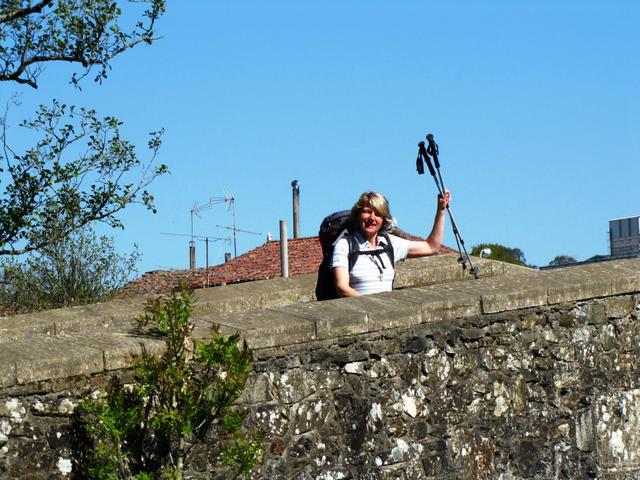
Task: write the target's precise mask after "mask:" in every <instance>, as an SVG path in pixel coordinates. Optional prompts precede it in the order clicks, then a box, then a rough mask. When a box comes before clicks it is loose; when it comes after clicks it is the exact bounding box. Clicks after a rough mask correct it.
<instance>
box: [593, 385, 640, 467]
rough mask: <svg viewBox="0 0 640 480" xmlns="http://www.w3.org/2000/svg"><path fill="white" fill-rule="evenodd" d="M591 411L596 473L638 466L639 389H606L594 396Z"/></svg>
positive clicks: (639, 437)
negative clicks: (596, 399) (609, 390)
mask: <svg viewBox="0 0 640 480" xmlns="http://www.w3.org/2000/svg"><path fill="white" fill-rule="evenodd" d="M592 414H593V416H594V417H593V418H594V421H593V427H594V431H593V433H592V434H593V436H594V437H595V444H596V455H597V457H598V459H597V460H598V464H599V465H600V466H601V469H602V470H603V471H602V472H600V473H602V474H606V473H610V472H615V471H624V470H630V469H631V468H632V467H635V468H636V469H638V468H639V467H640V390H638V389H634V390H629V391H621V392H610V393H609V394H608V395H606V396H602V397H600V398H599V399H598V401H597V402H596V403H595V405H594V409H593V410H592ZM588 424H589V422H585V425H587V426H588ZM599 476H600V475H599Z"/></svg>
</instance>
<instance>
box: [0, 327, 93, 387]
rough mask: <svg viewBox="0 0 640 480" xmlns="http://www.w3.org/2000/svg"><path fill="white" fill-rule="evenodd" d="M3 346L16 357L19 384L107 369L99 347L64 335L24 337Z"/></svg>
mask: <svg viewBox="0 0 640 480" xmlns="http://www.w3.org/2000/svg"><path fill="white" fill-rule="evenodd" d="M2 347H3V350H5V353H6V354H7V355H13V357H14V358H15V362H16V381H17V383H18V384H26V383H31V382H37V381H40V380H50V379H55V378H66V377H72V376H76V375H83V374H90V373H97V372H101V371H102V370H103V369H104V359H103V355H102V351H101V350H100V349H97V348H92V347H86V346H84V345H79V344H77V343H75V342H73V341H70V340H69V339H68V338H65V336H55V337H43V336H38V337H24V338H21V339H17V340H15V341H14V342H12V343H11V344H10V345H7V344H3V346H2Z"/></svg>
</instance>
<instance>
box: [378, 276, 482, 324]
mask: <svg viewBox="0 0 640 480" xmlns="http://www.w3.org/2000/svg"><path fill="white" fill-rule="evenodd" d="M458 285H460V284H457V283H456V284H453V285H451V286H444V285H438V286H436V285H434V286H431V287H420V288H408V289H404V290H399V291H394V292H390V293H381V294H379V295H378V296H380V297H381V298H395V299H398V300H403V301H408V302H413V303H416V304H418V305H420V307H421V309H422V322H424V323H426V322H436V321H440V320H450V319H454V318H461V317H469V316H473V315H479V314H480V295H478V294H475V293H472V294H470V293H468V292H466V291H460V290H458V289H457V288H456V287H457V286H458Z"/></svg>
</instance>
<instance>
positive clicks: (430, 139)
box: [427, 133, 433, 142]
mask: <svg viewBox="0 0 640 480" xmlns="http://www.w3.org/2000/svg"><path fill="white" fill-rule="evenodd" d="M427 142H433V135H432V134H431V133H429V134H427Z"/></svg>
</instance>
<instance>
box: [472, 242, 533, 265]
mask: <svg viewBox="0 0 640 480" xmlns="http://www.w3.org/2000/svg"><path fill="white" fill-rule="evenodd" d="M485 248H489V249H491V255H489V256H488V257H487V258H490V259H491V260H499V261H501V262H507V263H513V264H515V265H522V266H526V265H527V260H526V258H525V257H524V252H523V251H522V250H520V249H519V248H509V247H505V246H504V245H500V244H498V243H481V244H479V245H476V246H475V247H473V249H472V250H471V255H476V256H479V255H480V252H481V251H482V250H483V249H485Z"/></svg>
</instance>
